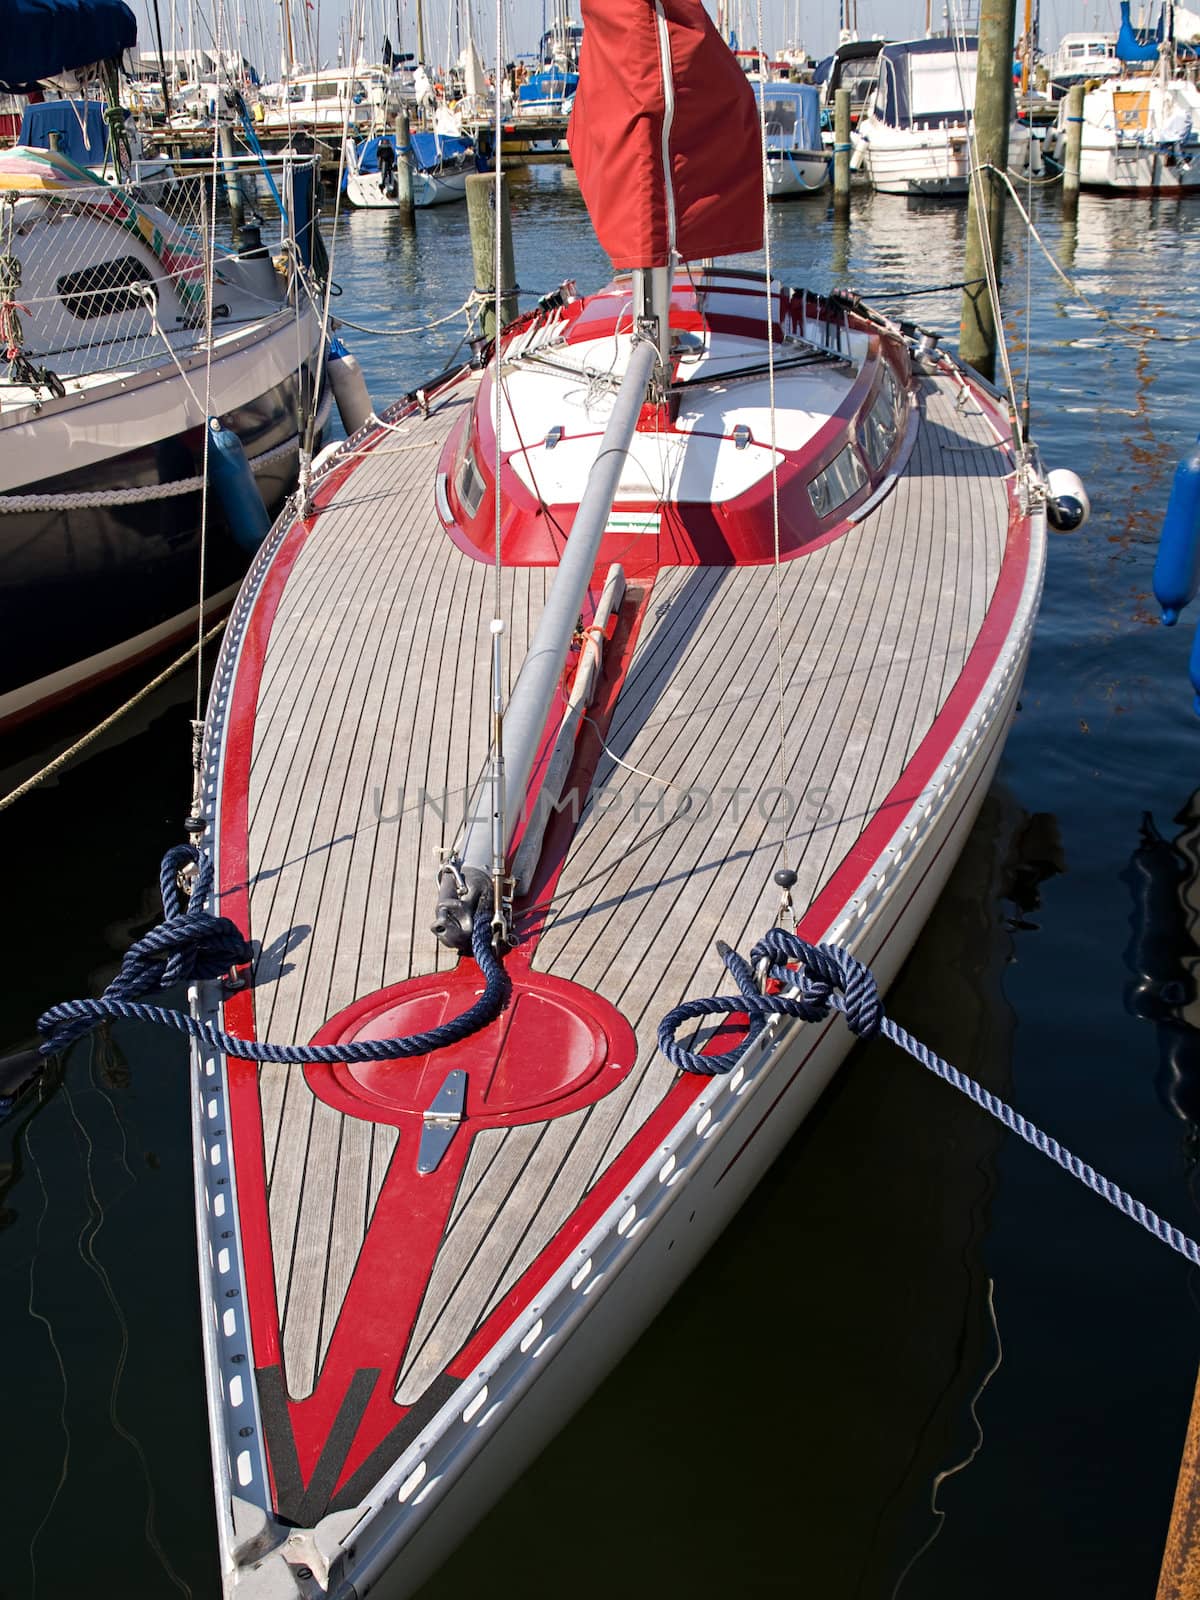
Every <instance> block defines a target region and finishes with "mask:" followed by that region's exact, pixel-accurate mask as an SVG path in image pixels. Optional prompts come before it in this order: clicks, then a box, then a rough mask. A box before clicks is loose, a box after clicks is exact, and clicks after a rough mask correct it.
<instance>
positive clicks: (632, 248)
mask: <svg viewBox="0 0 1200 1600" xmlns="http://www.w3.org/2000/svg"><path fill="white" fill-rule="evenodd" d="M581 9H582V14H583V23H584V29H583V53H582V58H581V61H580V69H579V74H580V75H579V88H578V90H577V91H576V94H575V109H574V111H573V112H572V114H571V124H570V127H569V129H568V132H567V138H568V142H569V144H570V147H571V160H572V161H573V162H574V165H575V170H576V172H577V173H578V174H579V186H580V188H581V189H582V191H583V197H584V199H585V200H586V202H587V208H588V212H589V214H590V215H591V219H592V224H593V226H594V227H595V229H596V236H597V238H598V239H599V240H600V243H601V244H602V245H603V247H604V249H605V250H606V251H607V252H608V255H609V256H610V257H611V259H612V264H613V266H614V267H616V268H622V267H662V266H666V264H667V262H668V259H669V257H670V255H671V252H672V250H674V251H675V252H676V253H677V254H678V255H679V256H680V257H681V258H682V259H683V260H684V261H696V260H699V259H700V258H701V257H703V256H720V255H736V254H738V253H739V252H741V251H744V250H758V249H760V248H761V246H762V241H763V190H762V168H761V164H760V162H761V157H760V154H759V136H758V108H757V105H756V102H755V99H754V91H753V90H752V89H751V87H750V84H749V83H748V81H747V79H746V75H745V74H744V73H743V71H742V69H741V67H740V66H738V64H737V61H736V60H735V59H734V56H733V54H732V52H731V51H730V50H729V48H728V47H727V46H726V44H725V42H724V40H723V39H722V38H721V36H720V34H719V33H718V32H717V30H716V29H715V28H714V27H713V24H712V22H711V20H710V18H709V16H708V13H707V12H706V11H705V9H704V7H703V5H702V4H701V0H583V3H582V6H581Z"/></svg>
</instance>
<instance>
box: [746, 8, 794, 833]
mask: <svg viewBox="0 0 1200 1600" xmlns="http://www.w3.org/2000/svg"><path fill="white" fill-rule="evenodd" d="M756 9H757V20H758V49H759V54H760V55H763V56H765V48H766V47H765V45H764V43H763V37H764V32H763V7H762V0H756ZM755 100H756V103H757V105H758V131H759V152H760V155H759V159H760V163H761V167H762V197H763V256H764V265H765V273H766V291H767V292H766V312H767V396H768V415H769V418H770V434H769V443H770V449H771V534H772V541H773V546H772V549H773V560H774V568H775V656H776V661H775V667H776V683H777V687H778V694H779V787H780V790H781V792H784V791H786V789H787V780H788V765H787V743H786V741H787V710H786V696H787V690H786V683H787V674H786V672H785V669H784V645H783V575H782V556H781V552H780V537H779V453H778V451H777V450H776V448H775V285H774V279H773V277H772V273H771V227H770V222H769V219H768V206H769V205H770V183H769V176H768V172H769V169H768V166H767V107H766V96H765V94H764V93H763V92H761V85H760V92H759V94H757V95H756V96H755ZM790 832H791V817H790V816H786V817H785V818H784V821H783V841H782V845H781V848H782V849H783V850H786V849H787V841H788V835H789V833H790Z"/></svg>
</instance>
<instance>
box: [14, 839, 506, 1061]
mask: <svg viewBox="0 0 1200 1600" xmlns="http://www.w3.org/2000/svg"><path fill="white" fill-rule="evenodd" d="M188 862H193V863H195V864H196V866H197V868H198V871H197V874H196V881H195V884H194V885H193V888H192V894H191V899H190V901H189V903H188V906H187V909H186V910H185V909H184V908H183V906H182V904H181V898H180V893H179V889H178V886H177V882H176V873H177V872H178V871H179V869H180V867H182V866H184V865H186V864H187V863H188ZM212 883H213V869H212V862H211V860H210V859H209V858H208V857H207V856H205V855H202V854H201V853H200V851H198V850H197V849H195V847H194V846H192V845H176V846H175V848H174V849H172V850H169V851H168V852H167V854H166V855H165V856H164V857H163V863H162V869H161V871H160V873H159V886H160V889H161V891H162V903H163V920H162V922H161V923H159V925H158V927H157V928H152V929H151V930H150V932H149V933H148V934H146V936H145V937H144V938H142V939H139V940H138V941H137V943H136V944H134V945H131V946H130V948H129V950H128V951H127V952H126V955H125V959H124V961H123V962H122V963H121V970H120V972H119V973H118V974H117V976H116V977H115V978H114V979H113V981H112V982H111V983H110V984H109V986H108V988H107V989H105V991H104V993H103V994H102V995H101V996H100V998H99V999H98V1000H66V1001H64V1002H63V1003H62V1004H61V1005H57V1006H51V1008H50V1010H49V1011H46V1012H44V1013H43V1014H42V1015H41V1016H40V1017H39V1018H38V1024H37V1025H38V1031H39V1033H41V1034H42V1037H43V1043H42V1046H41V1053H42V1054H43V1055H52V1054H54V1053H56V1052H57V1051H60V1050H65V1049H66V1047H67V1046H68V1045H69V1044H71V1043H73V1042H74V1040H76V1039H78V1038H79V1037H80V1036H81V1035H82V1034H85V1033H88V1032H90V1030H91V1029H92V1028H94V1027H96V1025H97V1024H98V1023H100V1022H104V1021H106V1020H108V1019H111V1018H116V1017H119V1018H121V1019H123V1020H126V1021H133V1022H154V1023H158V1024H159V1025H160V1026H162V1027H167V1028H175V1029H176V1030H177V1031H178V1032H180V1033H186V1034H188V1035H189V1037H191V1038H193V1039H198V1040H200V1041H202V1042H203V1043H205V1044H208V1045H211V1046H212V1047H213V1048H214V1049H216V1050H220V1051H222V1052H223V1053H224V1054H225V1055H228V1056H236V1057H238V1059H239V1060H242V1061H264V1062H274V1063H278V1064H284V1063H287V1064H295V1065H301V1066H311V1065H316V1064H320V1063H325V1062H328V1063H332V1062H335V1061H347V1062H360V1061H391V1060H394V1059H395V1058H397V1057H400V1056H424V1055H428V1054H429V1053H430V1052H431V1051H433V1050H440V1049H442V1048H444V1047H445V1046H446V1045H449V1044H457V1043H458V1042H459V1041H460V1040H462V1039H466V1038H469V1037H470V1035H471V1034H473V1033H478V1032H479V1030H480V1029H481V1028H484V1027H486V1026H487V1024H488V1023H489V1022H491V1021H492V1020H493V1019H494V1018H496V1017H498V1016H499V1015H500V1012H501V1011H502V1010H503V1009H504V1006H505V1003H506V1001H507V1000H508V996H509V993H510V991H511V984H510V983H509V979H508V974H507V973H506V972H505V970H504V967H503V965H502V964H501V961H500V958H499V956H497V954H496V952H495V950H494V949H493V946H492V928H491V919H490V915H489V913H488V912H486V911H479V912H477V913H476V916H475V921H474V924H473V926H472V929H471V951H472V954H473V955H474V957H475V960H476V962H477V963H478V964H479V969H480V971H481V972H482V973H483V976H484V979H485V980H486V981H485V987H484V991H483V994H482V995H481V996H480V998H479V999H478V1000H476V1002H475V1004H474V1005H473V1006H470V1007H469V1008H468V1009H467V1010H466V1011H464V1012H463V1014H462V1015H461V1016H460V1017H453V1018H451V1020H450V1021H449V1022H443V1023H442V1024H441V1025H440V1026H439V1027H436V1028H431V1029H429V1031H428V1032H427V1033H412V1034H408V1035H407V1036H405V1037H403V1038H397V1039H355V1040H348V1041H347V1042H346V1043H345V1044H325V1045H316V1044H269V1043H266V1042H264V1041H260V1040H258V1039H239V1038H238V1037H237V1035H236V1034H232V1033H226V1032H225V1031H224V1030H223V1029H221V1028H216V1027H214V1026H213V1025H212V1023H209V1022H198V1021H197V1020H196V1019H195V1018H194V1017H191V1016H189V1015H188V1014H187V1013H186V1012H183V1011H172V1010H170V1009H168V1008H167V1007H166V1006H154V1005H143V1004H140V1003H138V1001H137V999H136V997H137V996H138V995H144V994H148V993H150V992H152V991H153V990H157V989H166V988H169V987H170V986H171V985H172V984H176V983H186V982H190V981H193V980H202V979H205V978H219V977H222V976H224V975H225V974H226V973H228V972H229V970H230V968H232V967H234V966H237V965H239V964H241V963H243V962H246V961H249V960H250V959H251V958H252V956H253V951H252V950H251V948H250V946H249V945H248V944H247V943H246V941H245V939H244V938H243V937H242V935H241V932H240V931H239V929H238V927H237V925H236V923H234V922H231V921H230V919H229V918H228V917H215V916H212V915H211V914H210V913H209V912H207V911H204V910H202V909H201V908H202V906H203V905H204V903H205V901H206V900H207V899H208V897H209V895H210V893H211V891H212Z"/></svg>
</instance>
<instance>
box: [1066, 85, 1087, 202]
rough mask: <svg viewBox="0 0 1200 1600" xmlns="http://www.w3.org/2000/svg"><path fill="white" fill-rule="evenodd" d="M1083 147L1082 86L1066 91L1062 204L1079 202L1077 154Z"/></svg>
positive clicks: (1072, 87)
mask: <svg viewBox="0 0 1200 1600" xmlns="http://www.w3.org/2000/svg"><path fill="white" fill-rule="evenodd" d="M1082 145H1083V85H1082V84H1081V83H1073V84H1072V85H1071V87H1070V88H1069V89H1068V90H1067V150H1066V156H1065V158H1064V160H1063V189H1062V192H1063V204H1064V205H1071V206H1073V205H1076V204H1077V203H1078V201H1079V152H1080V149H1081V147H1082Z"/></svg>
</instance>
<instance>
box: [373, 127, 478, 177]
mask: <svg viewBox="0 0 1200 1600" xmlns="http://www.w3.org/2000/svg"><path fill="white" fill-rule="evenodd" d="M409 143H410V144H411V145H412V152H413V163H414V165H415V166H417V167H419V168H420V170H421V171H422V172H431V171H433V170H434V168H436V167H437V166H439V165H440V163H441V162H442V161H453V160H454V158H455V157H456V156H460V155H462V154H463V153H464V151H469V150H473V149H474V146H473V145H472V143H471V141H470V140H469V139H458V138H455V137H453V136H452V135H450V134H444V133H414V134H410V135H409ZM381 144H390V145H391V147H392V149H393V150H394V149H395V148H396V140H395V138H394V137H393V135H392V134H390V133H381V134H378V135H376V137H375V138H374V139H366V140H364V141H363V143H362V144H360V145H359V147H358V170H359V172H360V173H361V172H378V171H379V146H380V145H381ZM345 177H346V175H345V174H344V173H343V174H342V188H343V189H344V188H345V187H346V182H345Z"/></svg>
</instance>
